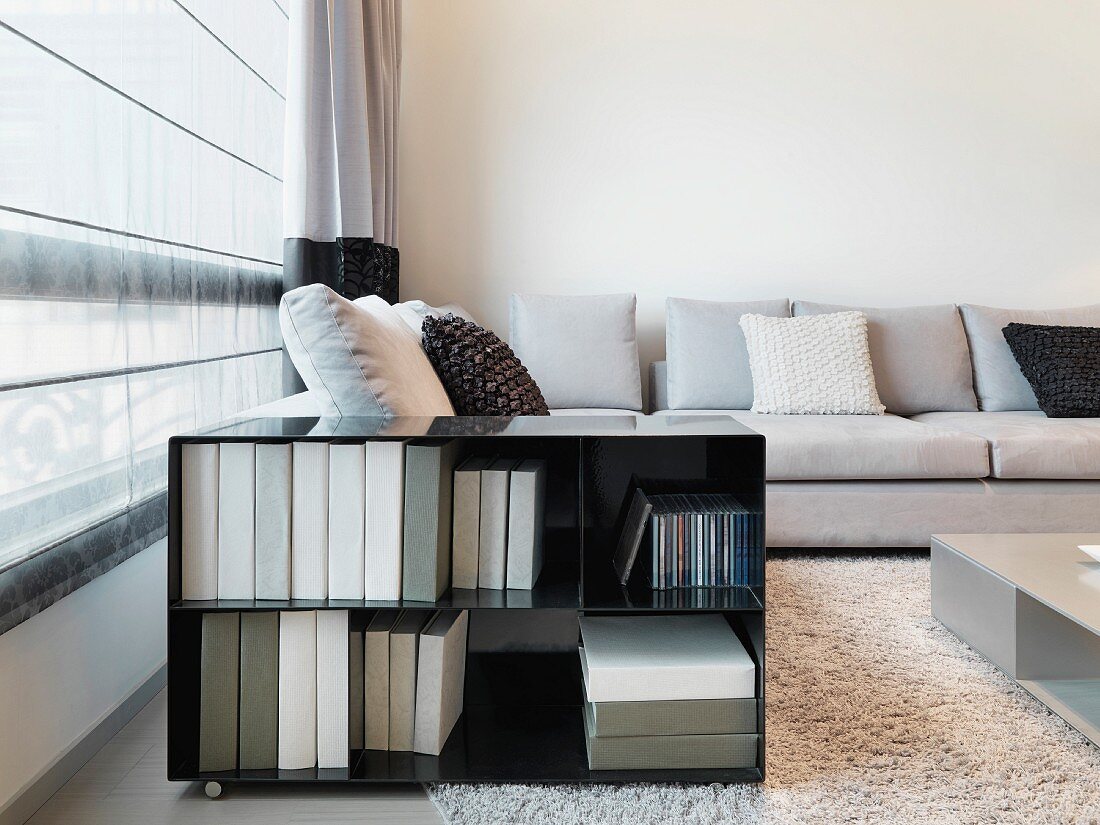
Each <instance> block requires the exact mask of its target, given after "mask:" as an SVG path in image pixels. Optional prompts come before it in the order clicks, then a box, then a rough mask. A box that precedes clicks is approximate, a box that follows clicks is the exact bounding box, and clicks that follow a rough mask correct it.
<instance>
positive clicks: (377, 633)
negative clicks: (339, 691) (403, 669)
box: [363, 610, 400, 751]
mask: <svg viewBox="0 0 1100 825" xmlns="http://www.w3.org/2000/svg"><path fill="white" fill-rule="evenodd" d="M399 615H400V611H398V610H380V611H378V613H376V614H375V616H374V618H373V619H371V622H370V624H369V625H367V631H366V633H365V634H364V636H365V641H364V649H363V697H364V703H365V706H364V708H363V747H364V748H369V749H371V750H380V751H384V750H389V747H390V631H391V630H392V629H393V625H394V622H396V621H397V617H398V616H399Z"/></svg>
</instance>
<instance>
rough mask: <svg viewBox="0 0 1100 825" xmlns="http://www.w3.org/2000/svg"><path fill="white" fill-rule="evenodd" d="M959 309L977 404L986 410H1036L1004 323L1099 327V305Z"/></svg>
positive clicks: (974, 305)
mask: <svg viewBox="0 0 1100 825" xmlns="http://www.w3.org/2000/svg"><path fill="white" fill-rule="evenodd" d="M959 310H960V311H961V312H962V319H963V324H964V325H965V327H966V337H967V339H968V340H969V341H970V355H971V358H972V359H973V361H974V386H975V388H976V389H977V391H978V403H979V404H980V405H981V408H982V409H983V410H985V411H988V412H1004V411H1008V410H1037V409H1039V403H1038V402H1037V401H1036V400H1035V393H1034V392H1032V390H1031V385H1030V384H1028V382H1027V379H1026V378H1024V374H1023V373H1022V372H1021V371H1020V365H1019V364H1017V363H1016V359H1015V358H1014V357H1013V356H1012V350H1010V349H1009V348H1008V342H1007V341H1005V337H1004V332H1003V331H1002V330H1004V328H1005V327H1006V326H1008V325H1009V324H1011V323H1017V324H1044V325H1048V326H1082V327H1096V326H1100V304H1093V305H1092V306H1084V307H1070V308H1067V309H997V308H995V307H986V306H979V305H977V304H962V305H961V306H960V307H959Z"/></svg>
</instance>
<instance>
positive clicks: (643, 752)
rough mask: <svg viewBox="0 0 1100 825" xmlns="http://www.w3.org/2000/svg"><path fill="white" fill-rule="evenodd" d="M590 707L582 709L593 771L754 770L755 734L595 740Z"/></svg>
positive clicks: (613, 737)
mask: <svg viewBox="0 0 1100 825" xmlns="http://www.w3.org/2000/svg"><path fill="white" fill-rule="evenodd" d="M591 707H592V706H591V705H590V704H589V705H585V713H584V728H585V745H586V747H587V749H588V767H589V768H590V769H591V770H594V771H635V770H675V769H679V770H697V769H703V768H754V767H756V754H757V750H758V749H759V744H760V737H759V736H758V735H757V734H755V733H716V734H702V735H700V734H689V735H687V736H596V734H595V729H594V728H595V726H594V723H593V720H592V714H591Z"/></svg>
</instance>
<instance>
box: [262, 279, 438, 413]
mask: <svg viewBox="0 0 1100 825" xmlns="http://www.w3.org/2000/svg"><path fill="white" fill-rule="evenodd" d="M279 327H280V328H281V330H282V333H283V342H284V344H285V345H286V351H287V353H288V354H289V355H290V360H291V361H293V362H294V366H295V368H296V369H297V370H298V373H299V374H300V375H301V376H302V380H303V381H304V382H305V384H306V388H307V389H308V390H309V392H310V395H312V396H313V398H314V399H315V400H316V401H317V405H318V407H319V408H320V412H321V415H324V416H362V415H365V416H391V415H423V416H439V415H454V408H453V407H452V406H451V402H450V400H449V399H448V398H447V391H446V390H444V389H443V385H442V384H441V383H440V382H439V378H437V377H436V374H435V370H434V369H432V365H431V363H430V362H429V361H428V356H427V355H426V354H425V353H424V349H423V348H422V347H421V345H420V336H419V335H417V334H416V333H415V332H413V331H412V329H410V328H409V326H408V324H406V323H405V321H403V320H401V317H400V316H399V315H398V314H397V312H396V310H394V308H393V307H391V306H390V305H389V304H387V303H386V302H385V301H384V300H382V299H381V298H379V297H378V296H376V295H375V296H370V297H367V298H360V299H358V300H357V301H355V303H352V302H351V301H349V300H347V299H346V298H343V297H341V296H340V295H337V294H336V293H335V292H333V291H332V290H331V289H329V288H328V287H326V286H323V285H322V284H310V285H309V286H303V287H299V288H298V289H294V290H291V291H290V292H288V293H287V294H286V295H284V296H283V299H282V302H281V303H280V304H279Z"/></svg>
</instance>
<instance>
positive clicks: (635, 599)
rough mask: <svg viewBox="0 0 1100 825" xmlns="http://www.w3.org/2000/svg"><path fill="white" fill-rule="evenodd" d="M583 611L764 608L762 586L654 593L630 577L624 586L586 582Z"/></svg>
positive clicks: (602, 579)
mask: <svg viewBox="0 0 1100 825" xmlns="http://www.w3.org/2000/svg"><path fill="white" fill-rule="evenodd" d="M581 600H582V602H583V604H584V609H585V610H723V611H726V610H750V611H762V610H763V609H764V589H763V588H762V587H744V586H739V587H678V588H672V589H669V590H653V589H651V588H650V587H648V586H647V585H646V583H645V582H644V581H642V580H641V576H638V575H634V576H632V577H631V579H630V581H629V583H628V584H627V586H626V587H623V586H622V585H620V584H619V583H618V582H617V581H615V578H614V577H613V576H612V575H610V574H608V575H605V576H595V577H594V576H592V575H590V576H589V578H587V579H586V580H585V586H584V593H583V594H582V599H581Z"/></svg>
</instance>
